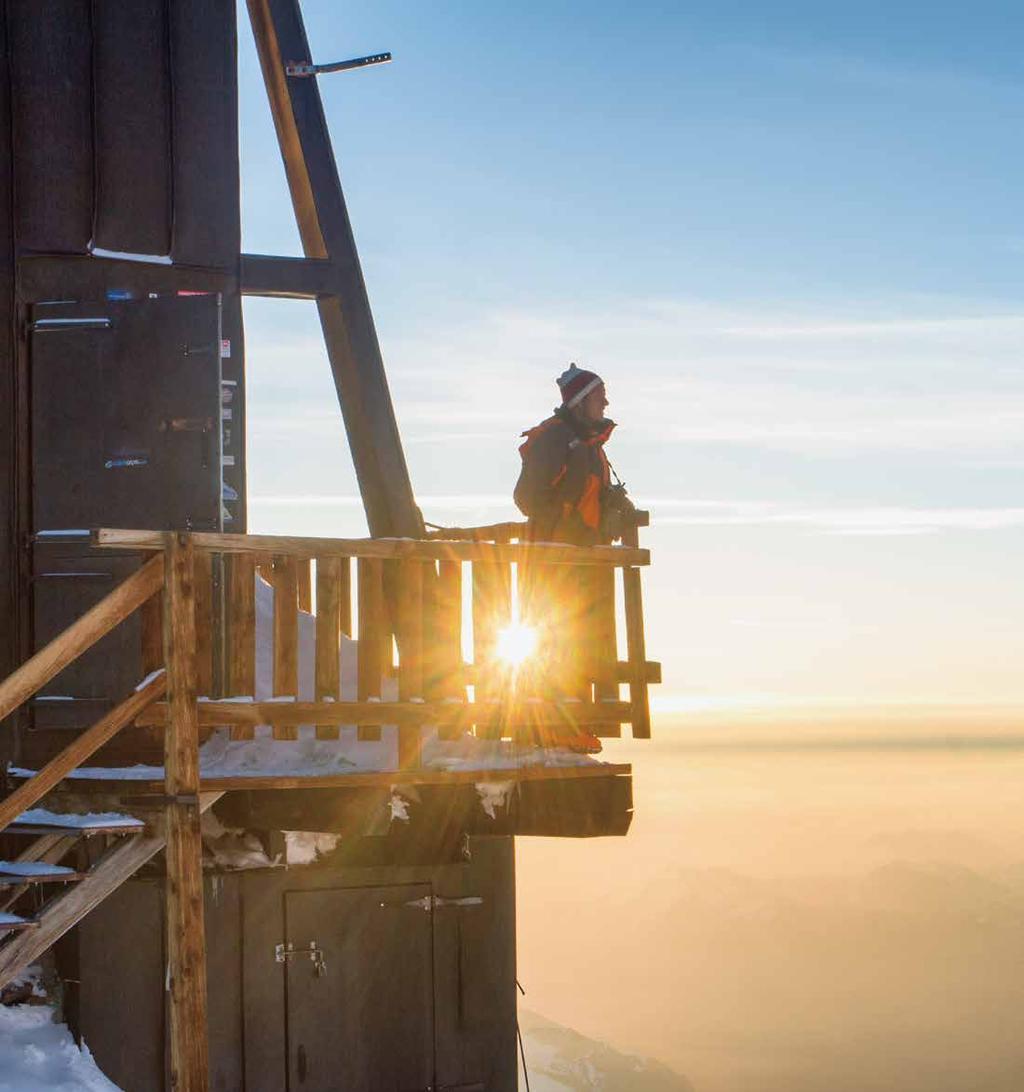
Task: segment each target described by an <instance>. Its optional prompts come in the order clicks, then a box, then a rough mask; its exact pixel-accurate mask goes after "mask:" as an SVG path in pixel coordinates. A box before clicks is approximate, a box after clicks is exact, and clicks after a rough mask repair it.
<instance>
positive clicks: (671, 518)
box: [250, 493, 1024, 535]
mask: <svg viewBox="0 0 1024 1092" xmlns="http://www.w3.org/2000/svg"><path fill="white" fill-rule="evenodd" d="M417 500H418V501H419V503H420V504H421V505H424V506H426V507H429V508H430V509H431V510H434V511H439V512H444V511H451V512H457V511H492V512H495V513H497V512H507V511H508V510H509V508H510V500H509V497H508V496H506V495H504V494H501V493H466V494H458V493H452V494H423V495H420V496H418V497H417ZM637 502H638V504H639V505H641V506H642V507H644V508H646V509H649V510H650V511H651V512H652V518H653V521H654V522H655V524H656V525H658V526H661V527H669V526H685V527H774V528H783V529H785V528H790V529H796V530H806V531H811V532H817V533H825V534H843V535H920V534H937V533H940V532H943V531H1003V530H1009V529H1013V528H1019V527H1024V507H1020V508H1009V507H991V508H978V507H964V508H955V507H949V508H910V507H901V506H894V505H890V506H842V505H834V506H827V505H818V506H808V505H799V504H792V503H786V502H780V501H767V500H759V501H750V500H733V499H715V500H705V499H702V498H695V497H653V496H651V497H645V496H642V495H641V496H639V497H637ZM250 504H251V505H252V506H253V507H254V508H257V509H303V510H312V509H330V508H338V509H357V508H361V507H362V500H361V498H360V497H359V495H358V494H349V493H346V494H296V495H290V494H289V495H270V494H268V495H263V496H260V495H257V496H254V497H252V498H250Z"/></svg>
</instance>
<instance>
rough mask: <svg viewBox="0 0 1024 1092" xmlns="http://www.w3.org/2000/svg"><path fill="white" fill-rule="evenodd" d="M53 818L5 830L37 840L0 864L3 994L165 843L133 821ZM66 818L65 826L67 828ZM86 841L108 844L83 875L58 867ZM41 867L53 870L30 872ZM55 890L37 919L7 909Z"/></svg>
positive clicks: (209, 800) (211, 797)
mask: <svg viewBox="0 0 1024 1092" xmlns="http://www.w3.org/2000/svg"><path fill="white" fill-rule="evenodd" d="M220 795H221V794H220V793H203V794H201V796H200V805H199V806H200V811H205V810H206V809H207V808H209V807H210V806H211V805H212V804H213V803H214V802H215V801H216V800H217V799H218V797H219V796H220ZM49 814H50V815H52V818H46V819H45V820H42V821H41V817H40V816H38V815H37V814H35V813H31V812H30V813H27V814H26V816H24V817H19V819H17V820H15V821H14V822H13V823H11V824H10V825H9V826H8V827H7V829H6V832H5V833H7V834H16V835H26V836H29V837H31V838H32V839H33V840H32V842H31V844H30V845H28V846H27V847H26V849H25V851H24V852H23V853H22V854H20V855H19V856H18V857H17V858H16V859H15V860H13V861H0V937H3V936H6V939H4V940H2V941H0V989H2V988H3V987H4V986H6V985H7V984H8V983H9V982H10V981H11V979H13V978H14V977H15V976H16V975H17V974H19V973H20V972H21V971H23V970H24V969H25V967H27V966H28V965H29V964H30V963H32V962H33V961H34V960H36V959H38V958H39V956H41V955H42V954H43V953H44V952H45V951H46V950H47V949H48V948H49V947H50V946H51V945H52V944H53V943H54V942H55V941H57V940H59V939H60V937H62V936H63V935H64V934H65V933H66V932H67V931H68V930H69V929H71V928H72V927H73V926H74V925H76V924H77V923H78V922H79V921H81V920H82V918H84V917H85V915H86V914H88V913H89V911H90V910H92V909H93V908H94V907H95V906H97V905H99V903H101V902H102V901H103V900H104V899H105V898H106V897H107V896H108V895H110V894H111V893H112V892H113V891H115V890H116V889H117V888H118V887H120V885H121V884H122V883H124V882H125V880H127V879H130V878H131V877H132V876H133V875H134V874H135V873H136V872H137V871H138V870H139V869H140V868H141V867H142V866H143V865H144V864H145V863H146V862H147V861H149V860H150V859H151V858H153V857H155V856H156V854H157V853H159V852H160V851H161V850H162V849H163V848H164V846H165V844H166V838H165V837H164V835H163V834H162V833H161V832H160V831H159V830H157V829H153V826H152V825H149V826H147V824H146V823H145V822H143V821H142V820H140V819H136V818H134V817H132V816H127V815H113V816H112V815H102V816H98V817H92V816H88V815H86V816H82V815H75V814H68V815H66V816H64V817H62V816H58V815H53V814H52V813H49ZM61 818H64V820H65V821H64V822H63V823H61V821H60V820H61ZM85 839H102V840H103V841H104V842H105V843H106V847H105V850H104V852H102V853H101V855H100V856H99V859H98V860H97V861H96V863H95V864H93V865H92V866H91V867H90V868H88V869H87V870H85V871H83V872H79V871H76V870H75V869H72V868H66V867H61V866H59V865H56V864H54V863H53V862H55V861H58V860H60V859H61V858H62V857H64V856H66V855H67V853H69V852H70V851H72V850H73V849H74V848H75V847H76V845H78V844H79V843H80V842H81V841H83V840H85ZM39 865H43V866H48V867H44V868H42V869H39V868H33V867H32V866H39ZM50 885H59V887H60V890H58V891H57V892H56V893H55V894H54V895H52V896H51V897H50V898H49V899H47V900H46V901H45V902H44V903H43V905H42V907H41V909H40V910H39V912H38V913H37V914H35V915H34V916H33V917H31V918H25V917H20V916H18V915H14V914H10V913H9V911H7V910H6V907H8V906H11V905H13V904H14V903H15V902H16V901H17V900H18V899H19V898H21V897H22V895H24V894H25V893H26V891H27V890H29V889H30V887H44V886H45V887H49V886H50Z"/></svg>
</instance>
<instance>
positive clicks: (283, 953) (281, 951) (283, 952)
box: [274, 940, 327, 978]
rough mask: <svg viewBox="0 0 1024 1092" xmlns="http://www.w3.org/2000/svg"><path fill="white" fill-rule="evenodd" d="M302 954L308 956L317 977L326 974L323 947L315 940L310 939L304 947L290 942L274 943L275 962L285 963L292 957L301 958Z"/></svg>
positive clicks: (325, 958) (325, 959)
mask: <svg viewBox="0 0 1024 1092" xmlns="http://www.w3.org/2000/svg"><path fill="white" fill-rule="evenodd" d="M302 956H308V957H309V961H310V962H311V963H312V964H313V970H314V971H315V972H316V976H317V978H322V977H323V976H324V975H325V974H327V957H326V956H325V955H324V950H323V948H321V947H320V945H319V944H317V942H316V941H315V940H311V941H310V942H309V944H307V945H306V946H305V947H304V948H296V947H295V945H294V944H291V943H287V944H275V945H274V962H275V963H287V962H288V960H289V959H292V958H293V957H297V958H300V959H301V958H302Z"/></svg>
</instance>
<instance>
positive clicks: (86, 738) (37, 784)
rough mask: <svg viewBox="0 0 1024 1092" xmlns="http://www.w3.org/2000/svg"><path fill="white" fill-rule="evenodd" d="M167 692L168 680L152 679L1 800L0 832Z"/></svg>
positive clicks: (159, 676) (161, 677)
mask: <svg viewBox="0 0 1024 1092" xmlns="http://www.w3.org/2000/svg"><path fill="white" fill-rule="evenodd" d="M165 689H166V679H165V677H164V676H163V675H162V674H161V675H158V676H157V677H156V678H155V679H150V681H149V682H148V683H146V685H145V686H144V687H142V689H141V690H137V691H136V692H135V693H134V694H132V695H131V696H130V697H129V698H126V699H125V700H124V701H123V702H121V704H120V705H118V706H117V707H116V708H115V709H112V710H111V711H110V712H109V713H107V715H106V716H104V717H102V718H101V719H100V720H98V721H97V722H96V723H95V724H94V725H93V726H92V727H91V728H87V729H86V730H85V731H84V732H83V733H82V734H81V735H80V736H78V737H77V738H76V739H75V740H74V741H73V742H72V743H70V744H68V746H67V747H65V748H64V750H63V751H61V752H60V754H59V755H57V756H56V757H55V758H52V759H50V761H49V762H47V764H46V765H45V766H44V767H43V768H42V769H41V770H40V771H39V772H38V773H37V774H36V775H35V776H34V777H32V778H30V779H29V780H28V781H26V782H25V783H24V784H22V785H19V786H18V788H16V789H15V790H14V792H12V793H11V794H10V796H8V797H6V798H5V799H4V800H0V831H2V830H4V828H5V827H7V826H8V824H10V823H12V822H13V821H14V820H15V819H16V818H17V817H18V816H19V815H20V814H21V813H22V812H23V811H28V809H29V808H31V807H33V806H34V805H35V804H36V803H38V802H39V800H41V799H42V798H43V797H44V796H45V795H46V794H47V793H48V792H49V791H50V790H51V789H52V788H53V787H54V786H55V785H56V784H57V783H58V782H60V781H62V780H63V779H64V778H65V777H67V775H68V774H69V773H71V771H72V770H74V769H76V768H77V767H78V766H81V764H82V763H83V762H85V760H86V759H87V758H89V757H91V756H92V755H94V754H95V753H96V752H97V751H98V750H99V749H100V748H101V747H102V746H103V744H104V743H106V742H108V740H110V739H112V738H113V737H114V736H115V735H116V734H117V733H118V732H119V731H120V730H121V729H122V728H123V727H124V726H125V725H126V724H131V722H132V721H133V720H134V719H135V718H136V717H137V716H138V715H139V714H140V713H141V712H142V711H143V710H144V709H145V708H147V707H148V706H149V705H151V704H152V703H153V702H155V701H156V700H157V699H158V698H161V697H163V694H164V690H165Z"/></svg>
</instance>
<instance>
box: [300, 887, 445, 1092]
mask: <svg viewBox="0 0 1024 1092" xmlns="http://www.w3.org/2000/svg"><path fill="white" fill-rule="evenodd" d="M430 894H431V889H430V886H429V885H428V884H408V885H401V886H394V887H363V888H344V889H338V888H335V889H328V890H320V891H289V892H288V893H287V895H286V896H285V917H286V935H287V943H288V945H290V946H291V949H290V950H289V951H287V952H282V953H281V957H282V958H283V959H285V960H286V962H287V975H286V990H287V999H286V1004H287V1014H288V1019H287V1027H288V1033H287V1034H288V1044H287V1045H288V1088H289V1092H427V1090H428V1089H431V1088H433V1087H434V1012H433V1008H434V974H433V957H432V947H433V946H432V931H433V930H432V915H431V913H430V911H429V909H426V910H425V909H424V907H425V906H427V907H429V903H430ZM314 945H315V948H314V947H313V946H314Z"/></svg>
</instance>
